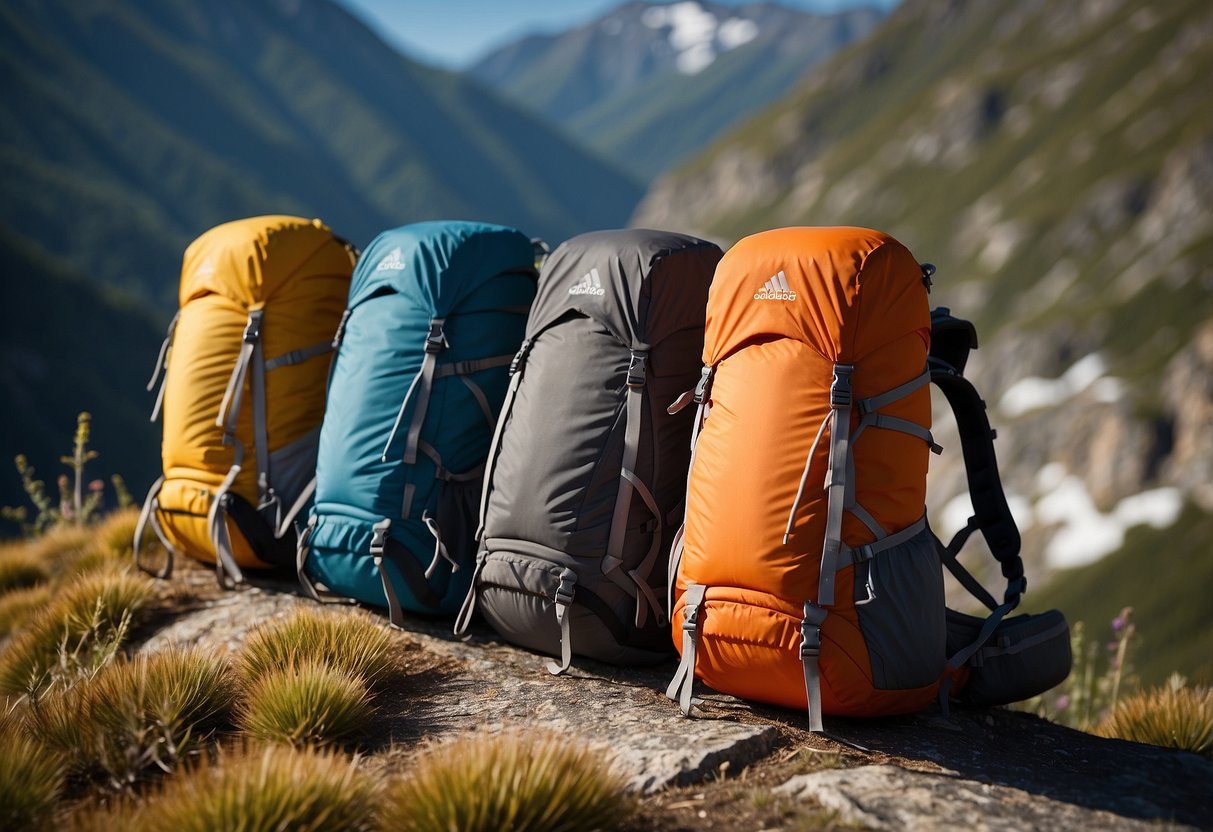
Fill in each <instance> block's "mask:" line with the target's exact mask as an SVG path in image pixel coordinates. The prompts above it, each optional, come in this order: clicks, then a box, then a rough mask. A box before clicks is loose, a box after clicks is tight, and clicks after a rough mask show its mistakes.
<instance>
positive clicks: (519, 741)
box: [384, 730, 635, 832]
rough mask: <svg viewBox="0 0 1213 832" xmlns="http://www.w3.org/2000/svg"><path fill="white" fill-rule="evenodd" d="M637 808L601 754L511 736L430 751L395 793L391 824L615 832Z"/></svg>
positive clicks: (468, 830)
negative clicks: (611, 831) (603, 830)
mask: <svg viewBox="0 0 1213 832" xmlns="http://www.w3.org/2000/svg"><path fill="white" fill-rule="evenodd" d="M634 807H635V804H634V803H633V801H632V799H631V798H630V797H629V796H628V795H627V793H626V791H625V786H624V782H623V780H622V779H621V778H620V777H619V776H618V774H616V773H614V772H612V771H611V770H610V768H609V767H608V765H607V764H606V763H604V762H603V759H602V755H601V754H600V753H599V752H597V751H595V750H592V749H589V748H584V747H577V746H574V745H571V744H570V743H569V741H568V738H567V737H563V736H560V735H557V734H555V733H536V732H534V731H530V732H526V733H524V732H522V731H521V730H511V731H505V732H502V733H499V734H494V735H486V734H469V735H466V736H463V737H460V738H459V739H456V740H453V741H450V742H446V743H442V744H438V745H433V746H431V747H430V749H429V750H428V751H427V752H426V753H425V754H424V756H423V757H422V758H421V759H420V760H419V761H418V763H417V765H416V767H415V768H414V770H413V771H412V772H411V774H409V775H406V776H405V777H404V778H403V779H402V780H400V781H399V782H398V783H397V784H396V785H395V786H394V787H393V788H392V789H391V790H390V792H389V794H388V799H387V800H386V809H385V815H384V822H385V827H386V828H390V829H400V830H413V832H429V830H433V832H446V830H450V829H459V830H461V832H480V831H481V830H483V832H488V830H498V829H527V830H535V831H536V832H542V830H557V829H613V828H615V827H617V826H619V825H620V824H622V823H623V822H624V821H626V820H627V819H628V818H629V817H630V816H631V814H632V812H633V811H634Z"/></svg>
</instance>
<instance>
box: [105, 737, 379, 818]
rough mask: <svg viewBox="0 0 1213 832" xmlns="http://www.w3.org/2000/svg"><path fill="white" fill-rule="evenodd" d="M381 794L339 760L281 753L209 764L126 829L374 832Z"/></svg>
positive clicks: (177, 781) (171, 785)
mask: <svg viewBox="0 0 1213 832" xmlns="http://www.w3.org/2000/svg"><path fill="white" fill-rule="evenodd" d="M377 801H378V789H377V788H376V785H375V782H374V781H373V780H371V779H370V778H369V777H368V776H367V775H366V774H364V773H363V772H361V771H359V770H358V768H357V763H356V761H355V760H351V759H350V758H348V757H346V756H345V755H343V754H340V753H333V752H324V751H316V750H311V749H303V750H296V749H292V748H289V747H284V746H278V747H272V748H267V749H263V750H260V751H243V752H236V753H235V754H234V755H232V756H230V757H229V758H227V759H221V760H220V761H219V763H218V764H214V765H212V764H208V763H206V762H205V761H203V763H202V764H201V765H200V766H199V767H198V768H197V769H196V770H195V771H192V772H190V773H189V774H187V775H183V776H179V777H175V778H173V779H172V780H171V781H169V782H168V783H167V785H166V787H165V789H164V790H163V792H162V793H160V794H159V795H156V796H153V797H152V798H150V799H149V800H148V801H147V802H146V803H145V804H143V805H142V806H140V807H139V808H138V809H137V810H135V811H134V812H133V813H130V814H127V815H126V819H127V821H128V823H127V828H131V829H134V830H173V832H228V830H240V832H279V830H291V832H370V831H371V830H374V829H377V828H379V827H378V825H377V823H376V805H377Z"/></svg>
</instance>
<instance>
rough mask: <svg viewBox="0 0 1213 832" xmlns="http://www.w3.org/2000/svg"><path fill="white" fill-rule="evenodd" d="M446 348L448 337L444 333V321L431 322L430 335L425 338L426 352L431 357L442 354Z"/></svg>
mask: <svg viewBox="0 0 1213 832" xmlns="http://www.w3.org/2000/svg"><path fill="white" fill-rule="evenodd" d="M445 346H446V335H445V334H443V332H442V321H441V320H433V321H430V334H429V335H427V336H425V351H426V352H428V353H429V354H430V355H434V354H435V353H439V352H442V348H443V347H445Z"/></svg>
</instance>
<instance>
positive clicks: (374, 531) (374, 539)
mask: <svg viewBox="0 0 1213 832" xmlns="http://www.w3.org/2000/svg"><path fill="white" fill-rule="evenodd" d="M391 527H392V521H391V520H380V521H379V522H378V523H376V524H375V525H373V526H371V556H372V557H375V558H382V557H383V548H384V546H385V545H386V544H387V532H388V529H390V528H391Z"/></svg>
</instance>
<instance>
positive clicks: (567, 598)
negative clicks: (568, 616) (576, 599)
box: [553, 572, 577, 607]
mask: <svg viewBox="0 0 1213 832" xmlns="http://www.w3.org/2000/svg"><path fill="white" fill-rule="evenodd" d="M576 584H577V580H576V578H574V577H572V576H571V575H570V574H569V573H568V572H565V573H564V574H562V575H561V576H560V584H559V585H558V586H557V587H556V594H555V596H553V600H554V601H555V602H556V604H558V605H563V606H566V607H567V606H568V605H569V604H571V603H573V590H574V587H575V586H576Z"/></svg>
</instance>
